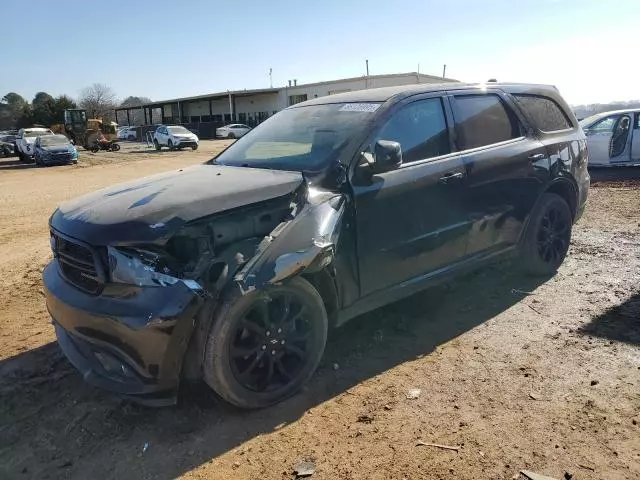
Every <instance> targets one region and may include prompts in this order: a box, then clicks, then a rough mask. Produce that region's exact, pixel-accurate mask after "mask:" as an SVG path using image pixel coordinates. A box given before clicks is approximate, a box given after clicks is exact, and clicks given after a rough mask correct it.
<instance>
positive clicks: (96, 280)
mask: <svg viewBox="0 0 640 480" xmlns="http://www.w3.org/2000/svg"><path fill="white" fill-rule="evenodd" d="M51 238H52V239H53V241H52V246H53V251H54V255H55V257H56V258H57V259H58V265H60V270H61V271H62V274H63V275H64V277H65V278H66V279H67V280H68V281H69V282H70V283H72V284H73V285H75V286H76V287H78V288H79V289H80V290H84V291H85V292H87V293H90V294H92V295H97V294H98V293H100V291H101V290H102V287H103V286H104V281H103V279H102V277H101V275H100V274H99V269H98V267H97V262H98V261H99V260H98V258H97V256H96V255H95V254H94V252H92V251H91V249H90V248H88V247H86V246H84V245H81V244H79V243H76V242H74V241H73V240H70V239H68V238H65V237H62V236H60V235H58V234H56V233H51Z"/></svg>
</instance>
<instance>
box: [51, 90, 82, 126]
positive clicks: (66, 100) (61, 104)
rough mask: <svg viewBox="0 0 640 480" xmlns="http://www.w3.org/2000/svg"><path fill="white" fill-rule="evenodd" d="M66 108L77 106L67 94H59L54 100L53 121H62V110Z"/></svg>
mask: <svg viewBox="0 0 640 480" xmlns="http://www.w3.org/2000/svg"><path fill="white" fill-rule="evenodd" d="M68 108H78V106H77V105H76V102H74V101H73V99H72V98H70V97H68V96H67V95H60V96H59V97H57V98H56V99H55V100H54V109H53V112H54V117H53V123H64V111H65V110H66V109H68Z"/></svg>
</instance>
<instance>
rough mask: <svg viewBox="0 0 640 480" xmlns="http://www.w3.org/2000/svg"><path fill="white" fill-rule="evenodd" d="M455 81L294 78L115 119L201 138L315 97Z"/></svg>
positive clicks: (151, 106)
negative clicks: (183, 128)
mask: <svg viewBox="0 0 640 480" xmlns="http://www.w3.org/2000/svg"><path fill="white" fill-rule="evenodd" d="M455 81H456V80H452V79H450V78H442V77H434V76H432V75H425V74H422V73H415V72H412V73H397V74H391V75H370V76H365V77H357V78H345V79H342V80H331V81H328V82H318V83H308V84H305V85H298V84H297V82H296V81H295V80H294V81H293V82H290V85H287V86H285V87H281V88H264V89H258V90H236V91H229V92H219V93H211V94H208V95H198V96H195V97H185V98H175V99H171V100H161V101H157V102H152V103H148V104H145V105H142V106H140V107H125V108H118V109H116V122H117V123H118V124H122V125H131V124H133V123H134V122H135V120H136V119H139V118H144V125H154V124H158V123H163V124H185V125H187V126H188V127H189V128H190V129H192V130H197V131H198V132H199V135H200V137H201V138H213V136H214V135H215V129H216V128H217V127H220V126H222V125H226V124H228V123H244V124H247V125H250V126H252V127H253V126H256V125H257V124H258V123H260V122H262V121H264V120H266V119H267V118H268V117H270V116H271V115H273V114H275V113H277V112H278V111H279V110H282V109H284V108H286V107H288V106H290V105H294V104H296V103H300V102H304V101H306V100H310V99H312V98H318V97H324V96H326V95H334V94H336V93H343V92H351V91H354V90H363V89H367V88H378V87H390V86H397V85H414V84H418V83H445V82H455ZM132 120H133V121H132ZM139 138H140V137H139Z"/></svg>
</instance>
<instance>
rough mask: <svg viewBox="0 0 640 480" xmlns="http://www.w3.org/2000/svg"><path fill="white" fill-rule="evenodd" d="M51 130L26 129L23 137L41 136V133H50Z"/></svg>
mask: <svg viewBox="0 0 640 480" xmlns="http://www.w3.org/2000/svg"><path fill="white" fill-rule="evenodd" d="M52 133H53V132H51V131H50V130H39V131H38V130H35V131H33V130H32V131H30V132H29V131H27V132H24V136H25V137H30V138H31V137H41V136H42V135H51V134H52Z"/></svg>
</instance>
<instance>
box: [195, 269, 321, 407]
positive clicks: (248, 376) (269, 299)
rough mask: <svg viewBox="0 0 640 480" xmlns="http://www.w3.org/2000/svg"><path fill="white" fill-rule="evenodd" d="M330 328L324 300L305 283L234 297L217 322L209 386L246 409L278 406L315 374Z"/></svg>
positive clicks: (208, 361) (207, 368) (208, 359)
mask: <svg viewBox="0 0 640 480" xmlns="http://www.w3.org/2000/svg"><path fill="white" fill-rule="evenodd" d="M327 328H328V321H327V315H326V312H325V309H324V304H323V302H322V298H321V297H320V295H319V294H318V292H317V291H316V289H315V288H314V287H313V286H312V285H311V284H310V283H309V282H308V281H306V280H305V279H303V278H294V279H291V280H289V281H288V282H287V283H285V284H283V285H278V286H272V287H269V288H267V289H266V290H265V291H255V292H252V293H250V294H248V295H245V296H234V297H233V298H230V299H228V300H227V301H226V302H224V303H223V304H222V305H221V306H220V308H218V312H217V313H216V316H215V318H214V324H213V326H212V330H211V332H210V334H209V338H208V340H207V347H206V354H205V363H204V365H203V372H204V377H205V380H206V382H207V383H208V384H209V385H210V386H211V387H212V388H213V389H214V390H215V391H216V393H218V394H219V395H220V396H221V397H223V398H224V399H225V400H227V401H228V402H230V403H232V404H234V405H236V406H239V407H242V408H261V407H266V406H268V405H271V404H274V403H277V402H279V401H281V400H283V399H285V398H287V397H288V396H290V395H292V394H293V393H295V392H296V391H297V390H298V389H299V388H300V387H301V386H302V385H303V384H304V383H305V382H306V381H307V380H308V379H309V377H310V376H311V375H312V374H313V372H314V371H315V369H316V367H317V365H318V363H319V362H320V359H321V357H322V353H323V351H324V345H325V343H326V338H327Z"/></svg>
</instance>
